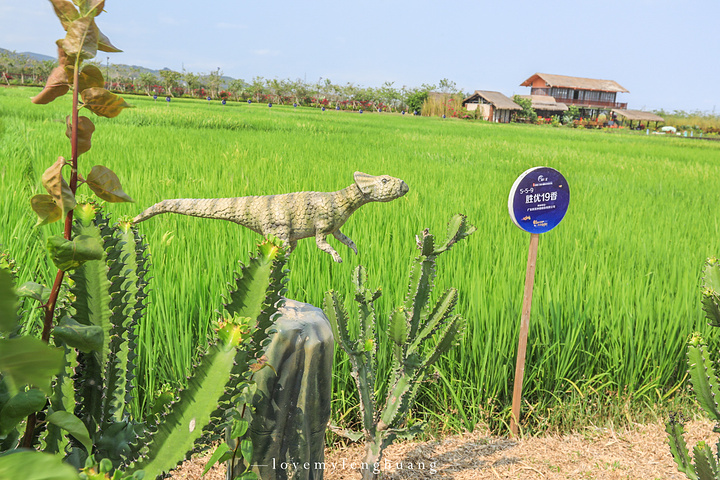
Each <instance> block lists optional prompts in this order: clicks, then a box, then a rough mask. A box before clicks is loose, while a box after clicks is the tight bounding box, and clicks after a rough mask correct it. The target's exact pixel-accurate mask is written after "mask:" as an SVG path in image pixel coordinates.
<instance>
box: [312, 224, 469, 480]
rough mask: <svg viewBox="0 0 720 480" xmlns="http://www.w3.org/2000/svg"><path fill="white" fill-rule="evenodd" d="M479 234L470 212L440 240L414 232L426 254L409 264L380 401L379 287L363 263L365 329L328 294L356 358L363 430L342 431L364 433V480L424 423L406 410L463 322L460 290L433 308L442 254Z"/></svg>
mask: <svg viewBox="0 0 720 480" xmlns="http://www.w3.org/2000/svg"><path fill="white" fill-rule="evenodd" d="M474 231H475V227H473V226H472V225H469V224H467V223H466V219H465V216H463V215H455V216H454V217H453V218H452V219H451V220H450V222H449V224H448V233H447V237H446V239H445V241H444V243H442V244H441V245H436V244H435V238H434V237H433V235H431V234H430V233H429V232H428V230H425V231H423V232H422V237H416V239H417V244H418V248H419V249H420V251H421V252H420V255H418V256H417V257H416V258H415V260H414V262H413V263H412V266H411V268H410V285H409V288H408V293H407V295H406V297H405V301H404V302H403V305H402V306H401V307H398V308H397V309H395V310H394V311H393V312H392V313H391V314H390V320H389V324H388V330H387V332H386V335H387V338H388V339H389V341H390V342H391V343H390V344H391V348H392V351H393V356H392V367H391V373H390V378H389V382H388V385H389V390H388V393H387V396H386V397H385V398H384V399H381V398H378V395H377V393H376V387H375V381H376V378H375V372H377V367H378V362H377V351H378V345H379V343H380V339H381V337H380V335H379V332H378V330H377V328H376V316H375V307H374V305H373V304H374V301H375V300H377V299H378V297H380V294H381V293H380V289H377V290H375V291H372V290H370V289H368V288H367V287H365V282H366V280H367V274H366V272H365V269H364V268H363V267H362V266H358V267H357V269H356V270H355V274H354V278H353V281H354V283H355V287H356V288H355V301H356V302H357V304H358V317H359V318H358V325H359V328H356V329H351V328H350V327H349V325H348V323H349V317H348V313H347V311H346V310H345V308H344V306H343V302H342V300H341V299H340V298H339V296H338V294H337V293H336V292H334V291H329V292H327V293H326V294H325V303H324V311H325V315H326V316H327V317H328V319H329V320H330V325H331V326H332V329H333V334H334V336H335V340H336V341H337V342H338V343H339V344H340V346H341V348H342V349H343V350H344V351H345V353H347V355H348V356H349V357H350V362H351V364H352V370H353V373H352V375H353V378H354V379H355V382H356V384H357V388H358V392H359V393H360V412H361V417H362V422H363V433H362V434H359V433H355V434H353V432H342V434H344V435H346V436H348V437H349V438H351V439H359V438H361V437H364V438H365V442H366V450H365V459H364V461H363V469H362V475H363V477H362V478H363V479H364V480H368V479H374V478H379V474H378V473H374V472H377V471H378V469H377V468H374V465H375V464H377V463H378V462H380V459H381V457H382V451H383V450H384V449H385V447H387V446H388V445H390V444H391V443H392V442H393V441H394V440H395V438H397V437H410V436H413V435H415V434H416V433H419V432H420V431H421V429H422V427H423V425H422V424H416V425H412V426H408V425H407V424H406V420H407V416H408V413H409V412H410V408H411V407H412V404H413V401H414V398H415V395H416V393H417V390H418V387H419V385H420V383H421V381H422V380H423V378H424V377H425V375H426V374H427V372H428V368H429V367H430V366H431V365H432V364H433V363H434V362H435V361H437V359H438V358H440V357H441V356H442V355H443V354H445V353H446V352H447V351H448V350H450V348H451V347H452V346H453V344H454V343H455V341H456V340H457V338H458V337H459V335H460V333H461V332H462V330H463V328H464V325H465V321H464V320H463V319H462V318H461V317H460V316H459V315H456V314H454V313H453V311H454V308H455V305H456V303H457V296H458V293H457V290H456V289H454V288H450V289H448V290H447V291H445V292H444V293H443V294H442V295H441V296H440V298H439V299H438V300H437V301H436V302H435V304H434V306H433V307H432V308H430V305H429V301H430V295H431V293H432V289H433V280H434V279H435V266H436V259H437V256H438V255H440V254H441V253H443V252H445V251H447V250H449V249H450V247H452V246H453V245H454V244H455V243H457V242H458V241H460V240H462V239H463V238H465V237H467V236H468V235H470V234H471V233H473V232H474Z"/></svg>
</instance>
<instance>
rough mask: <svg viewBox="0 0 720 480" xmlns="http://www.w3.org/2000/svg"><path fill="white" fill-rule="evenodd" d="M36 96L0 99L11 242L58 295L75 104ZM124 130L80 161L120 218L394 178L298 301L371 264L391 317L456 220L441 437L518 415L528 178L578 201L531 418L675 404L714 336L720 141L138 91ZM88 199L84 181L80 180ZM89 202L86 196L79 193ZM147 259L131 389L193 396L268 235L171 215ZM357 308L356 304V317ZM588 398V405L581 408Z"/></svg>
mask: <svg viewBox="0 0 720 480" xmlns="http://www.w3.org/2000/svg"><path fill="white" fill-rule="evenodd" d="M36 91H37V89H31V88H17V89H11V88H0V158H2V159H3V160H4V161H3V163H2V165H1V166H0V249H3V250H6V251H8V252H9V253H10V255H11V256H12V257H13V258H15V259H16V260H17V262H18V266H19V267H20V273H19V281H20V282H24V281H27V280H34V281H38V282H42V283H45V284H50V283H51V282H52V278H53V276H54V274H55V269H54V267H52V266H51V262H49V260H48V259H47V257H46V254H45V249H44V243H45V239H46V238H47V237H48V236H50V235H54V234H56V233H58V232H59V231H60V227H59V226H58V224H53V225H49V226H43V227H34V224H35V216H34V214H33V212H32V211H31V210H30V207H29V200H28V199H29V198H30V197H31V196H32V195H33V194H35V193H42V185H41V180H40V177H41V175H42V172H43V171H44V170H45V169H46V168H47V167H48V166H49V165H51V164H52V163H53V162H54V161H55V159H56V158H57V156H58V155H63V156H65V157H66V158H69V156H70V152H69V150H70V147H69V142H68V140H67V138H66V137H65V125H64V122H65V116H66V115H67V114H69V111H70V99H69V97H68V96H66V97H63V98H61V99H59V100H57V101H56V102H54V103H52V104H50V105H47V106H37V105H32V104H31V103H30V101H29V97H30V96H32V95H34V94H35V92H36ZM128 101H129V103H132V104H134V105H135V106H136V108H134V109H131V110H126V111H125V112H123V113H122V114H121V115H120V116H119V117H117V118H115V119H104V118H97V117H93V121H94V122H95V124H96V127H97V129H96V132H95V134H94V136H93V148H92V149H91V150H90V151H89V152H88V153H86V154H84V155H83V156H81V157H80V165H81V167H80V170H81V173H83V174H86V173H87V172H89V170H90V167H91V166H92V165H96V164H100V165H105V166H107V167H109V168H111V169H112V170H113V171H115V172H116V173H117V175H118V176H119V177H120V179H121V181H122V184H123V188H124V190H125V191H126V192H127V193H128V194H129V195H130V196H132V197H133V198H134V199H135V201H136V203H134V204H112V205H107V206H106V211H107V212H109V213H110V214H111V215H112V217H113V218H118V217H120V216H124V215H127V216H134V215H136V214H137V213H138V212H140V211H141V210H143V209H145V208H147V207H148V206H150V205H152V204H154V203H156V202H158V201H160V200H163V199H168V198H215V197H235V196H245V195H265V194H273V193H286V192H293V191H303V190H304V191H307V190H314V191H334V190H339V189H341V188H344V187H346V186H347V185H349V184H350V183H351V182H352V177H353V172H355V171H362V172H365V173H369V174H373V175H380V174H388V175H392V176H395V177H399V178H402V179H403V180H405V181H406V182H407V184H408V185H409V186H410V192H409V193H408V194H407V195H406V196H405V197H403V198H401V199H399V200H396V201H393V202H390V203H387V204H369V205H366V206H364V207H362V208H361V209H360V210H359V211H358V212H356V213H355V214H353V216H352V217H351V218H350V220H349V221H348V223H347V224H346V226H345V227H344V228H343V232H344V233H345V234H346V235H347V236H349V237H350V238H351V239H353V240H354V241H355V243H356V244H357V246H358V250H359V255H358V256H355V255H354V254H353V253H352V251H350V250H349V249H348V248H347V247H345V246H344V245H342V244H340V243H339V242H337V241H335V240H334V239H330V242H331V243H332V244H333V246H334V248H335V249H336V250H337V251H338V253H340V255H341V256H342V257H343V259H344V262H343V263H342V264H336V263H334V262H333V261H332V258H331V257H330V256H329V255H327V254H325V253H323V252H321V251H319V250H318V249H317V247H316V246H315V243H314V242H313V241H312V239H309V240H303V241H300V243H299V245H298V248H297V249H296V250H295V252H294V253H293V254H292V256H291V259H290V262H289V267H290V269H291V274H290V282H289V284H288V288H289V292H288V296H289V297H290V298H294V299H296V300H299V301H304V302H308V303H312V304H314V305H317V306H321V305H322V297H323V294H324V292H325V291H327V290H330V289H335V290H338V291H340V292H341V293H343V294H344V296H345V297H346V298H348V299H351V298H352V293H353V285H352V282H351V273H352V271H353V269H354V268H355V266H356V265H357V264H358V263H360V264H362V265H364V266H365V267H366V269H367V271H368V275H369V282H368V283H369V285H368V286H370V287H373V286H381V287H382V290H383V296H382V297H381V298H380V299H379V300H378V302H377V304H376V306H377V309H378V312H379V314H380V315H379V317H380V320H379V321H380V322H381V324H384V322H386V318H387V314H388V313H389V312H390V310H391V309H392V308H394V307H395V306H396V305H398V304H399V303H400V302H401V301H402V298H403V296H404V294H405V291H406V288H407V274H408V271H407V268H408V265H409V262H410V260H411V258H412V257H413V256H414V255H415V254H416V253H415V252H416V250H415V237H414V236H415V235H416V234H417V233H419V232H420V231H421V230H422V229H424V228H429V229H430V231H431V232H434V233H436V234H438V235H441V234H443V233H444V229H445V223H446V222H447V221H448V220H449V219H450V217H451V216H452V215H453V214H454V213H463V214H465V215H467V217H468V221H469V222H470V223H472V224H474V225H476V226H477V227H478V231H477V232H476V233H475V234H474V235H472V236H471V237H470V238H468V239H467V240H466V241H465V242H462V244H460V245H458V246H457V247H456V248H455V249H453V251H451V252H450V253H449V254H447V255H444V256H443V257H444V258H441V259H440V262H439V265H438V278H437V281H436V294H439V293H440V292H441V291H442V290H443V289H444V288H446V287H449V286H454V287H457V288H458V289H459V292H460V302H459V305H458V307H457V311H458V312H459V313H461V314H462V315H463V316H464V317H465V318H467V319H468V328H467V330H466V332H465V334H464V337H463V340H462V341H461V343H460V344H459V345H458V346H457V347H456V348H455V349H454V350H453V351H452V352H451V353H450V354H449V355H448V356H447V357H446V358H444V359H442V360H441V361H440V362H439V363H438V365H437V371H436V374H435V375H434V376H433V377H432V378H431V379H430V380H429V381H428V382H427V383H426V384H425V385H424V386H423V388H422V390H421V393H420V397H419V405H418V412H417V415H418V416H422V417H424V418H427V419H430V420H431V421H434V422H435V424H436V425H444V426H445V428H448V429H450V430H460V429H462V428H470V427H472V426H473V425H475V424H476V423H477V422H479V421H483V420H487V418H488V416H490V417H492V418H495V419H500V420H499V421H502V419H503V418H508V411H509V405H510V397H511V392H512V382H513V376H514V368H515V353H516V348H517V335H518V329H519V318H520V310H521V304H522V290H523V281H524V275H525V262H526V259H527V248H528V243H529V234H526V233H524V232H522V231H521V230H519V229H518V228H517V227H515V226H514V225H513V223H512V221H511V220H510V218H509V215H508V212H507V195H508V192H509V189H510V187H511V186H512V184H513V182H514V180H515V178H516V177H517V176H518V175H519V174H520V173H522V172H523V171H525V170H526V169H527V168H530V167H533V166H539V165H544V166H550V167H553V168H556V169H558V170H559V171H561V172H562V173H563V175H564V176H565V178H566V179H567V180H568V184H569V186H570V191H571V200H570V208H569V210H568V213H567V215H566V216H565V219H564V220H563V222H562V223H561V224H560V226H558V227H557V228H556V229H555V230H553V231H551V232H549V233H546V234H543V235H542V236H541V238H540V247H539V254H538V263H537V274H536V282H535V296H534V299H533V309H532V316H531V320H530V322H531V326H530V335H529V341H528V356H527V364H526V365H527V366H526V373H525V388H524V394H525V400H526V403H525V405H524V406H523V411H524V412H525V414H526V415H527V418H528V425H530V426H535V427H540V426H548V423H552V422H557V421H558V420H557V418H556V416H553V411H557V409H559V408H562V407H563V406H564V405H568V404H573V405H584V406H578V407H577V408H578V409H588V410H591V409H593V408H596V409H602V408H605V407H606V404H605V403H603V402H602V401H601V402H600V404H593V403H592V402H590V399H595V400H593V401H598V400H597V399H598V398H601V399H602V398H604V399H607V398H622V399H623V400H621V401H619V403H618V404H621V403H622V402H626V401H627V399H632V402H631V403H625V404H626V405H632V408H635V407H636V406H645V407H646V408H647V409H648V410H651V409H652V408H653V406H654V405H655V404H662V403H663V402H667V401H668V400H669V399H671V398H672V397H673V396H674V395H675V394H676V393H677V392H680V391H683V390H684V387H683V385H684V384H683V383H682V381H683V379H684V372H685V366H684V362H685V359H684V350H685V349H684V345H685V341H686V339H687V336H688V334H689V333H690V332H692V331H695V330H699V331H702V332H705V334H706V337H707V338H710V339H711V341H714V340H712V339H713V338H714V337H713V333H711V331H710V329H709V328H707V327H706V326H705V321H704V319H703V315H702V310H701V307H700V301H699V291H698V284H699V282H698V280H699V275H700V271H701V267H702V264H703V262H704V260H705V258H706V257H708V256H712V255H718V254H720V218H719V216H718V214H717V205H718V190H719V188H718V187H719V186H720V143H718V142H710V141H700V140H692V139H684V138H675V137H660V136H645V135H641V134H633V133H628V132H622V133H619V132H607V131H590V130H574V129H565V128H550V127H537V126H531V125H498V124H490V123H484V122H463V121H459V120H442V119H439V118H427V117H412V116H407V115H406V116H401V115H395V114H376V113H364V114H358V113H350V112H334V111H326V112H321V111H320V110H316V109H307V108H293V107H292V106H277V105H273V107H272V108H268V106H267V105H265V104H252V105H248V104H237V103H228V104H227V105H225V106H221V105H220V104H219V103H218V102H212V103H208V102H206V101H198V100H185V99H173V100H172V101H171V102H170V103H169V104H167V103H166V102H164V101H157V102H154V101H153V100H152V99H151V98H147V97H131V98H128ZM82 188H84V187H82ZM82 188H81V190H80V191H82ZM139 229H140V231H141V233H143V234H144V235H145V236H146V240H147V242H148V243H149V245H150V252H151V255H152V257H151V262H152V266H153V273H152V276H153V279H152V280H151V287H152V292H151V295H150V298H149V307H148V311H147V316H146V318H145V320H144V322H143V323H142V324H141V325H140V338H141V342H142V347H143V348H142V353H141V356H140V371H139V375H138V382H139V384H140V385H141V387H142V389H143V390H144V391H145V392H146V395H145V397H144V398H140V399H138V404H137V405H136V408H137V409H138V411H139V410H141V409H143V408H147V403H148V399H151V398H152V396H153V394H154V392H156V391H157V390H158V389H160V388H162V387H164V386H165V387H167V386H170V387H171V388H174V387H175V386H177V385H180V384H182V382H183V380H184V378H185V376H186V373H187V370H188V368H189V367H190V365H191V364H192V360H193V356H194V355H195V354H196V352H197V350H198V348H199V344H200V343H201V342H203V341H204V339H205V338H206V335H207V333H208V328H209V326H210V322H211V319H213V318H214V317H215V316H216V313H215V312H216V311H217V310H219V308H220V307H221V305H222V297H221V296H222V295H223V294H224V293H226V282H228V281H229V280H230V279H231V274H232V272H233V270H234V269H236V267H237V262H238V261H243V260H246V259H247V256H248V252H249V251H252V250H253V249H254V245H255V244H256V243H257V242H258V241H259V240H260V237H259V236H258V235H257V234H255V233H253V232H251V231H250V230H247V229H244V228H242V227H240V226H238V225H236V224H232V223H229V222H221V221H216V220H206V219H199V218H191V217H184V216H179V215H169V214H168V215H161V216H157V217H154V218H152V219H150V220H148V221H147V222H144V223H142V224H140V225H139ZM348 307H349V308H353V307H352V305H348ZM349 371H350V369H349V365H348V364H347V362H346V361H345V360H344V358H343V357H342V355H341V354H340V353H337V354H336V364H335V376H334V387H335V393H334V406H335V409H334V412H333V416H334V419H335V421H337V422H340V423H353V421H354V418H355V417H354V416H355V415H356V413H357V411H356V410H357V400H356V399H355V392H354V385H353V382H352V381H351V378H350V375H349ZM583 402H586V404H583ZM593 405H594V406H593Z"/></svg>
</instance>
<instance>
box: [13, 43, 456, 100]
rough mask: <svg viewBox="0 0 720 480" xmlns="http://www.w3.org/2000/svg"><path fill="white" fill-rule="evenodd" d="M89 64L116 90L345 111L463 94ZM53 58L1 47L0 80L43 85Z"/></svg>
mask: <svg viewBox="0 0 720 480" xmlns="http://www.w3.org/2000/svg"><path fill="white" fill-rule="evenodd" d="M87 63H93V64H95V66H97V67H98V68H100V69H101V70H102V71H103V72H104V73H105V77H106V88H107V89H108V90H110V91H114V92H117V93H124V94H129V93H134V94H145V95H150V96H154V95H161V96H172V97H194V98H210V99H224V100H227V101H248V100H250V101H253V102H267V103H274V104H280V105H283V104H297V105H305V106H315V107H327V108H340V109H348V110H363V109H365V110H375V111H377V110H382V111H391V112H399V111H407V112H410V113H413V112H418V113H420V112H421V110H422V107H423V104H424V103H425V101H426V100H427V99H428V94H429V93H430V92H440V93H442V94H445V95H447V96H448V97H451V96H454V97H459V96H462V95H466V94H464V93H463V92H461V91H460V89H458V88H457V86H456V84H455V82H453V81H451V80H448V79H446V78H444V79H442V80H440V81H439V82H438V84H437V85H434V84H422V85H421V86H420V87H408V86H406V85H403V86H401V87H398V86H396V85H395V82H389V81H388V82H384V83H383V84H382V85H381V86H379V87H364V86H362V85H358V84H356V83H354V82H347V83H345V84H339V83H335V82H333V81H331V80H330V79H328V78H320V79H319V80H318V81H316V82H308V81H306V80H304V79H300V78H298V79H295V80H292V79H278V78H264V77H262V76H255V77H252V79H251V80H249V81H246V80H244V79H242V78H238V79H232V78H229V77H225V76H223V72H222V70H220V69H219V68H218V69H217V70H215V71H210V72H208V73H196V72H190V71H186V70H183V71H182V72H178V71H174V70H169V69H163V70H160V71H159V72H157V73H155V72H153V71H150V70H148V69H145V68H141V67H134V66H128V65H119V64H112V65H111V64H109V63H107V64H105V65H103V64H102V62H100V61H94V62H87ZM55 66H57V61H51V60H36V59H34V58H32V57H30V56H28V55H24V54H19V53H16V52H10V51H0V72H2V75H1V76H0V82H1V83H5V84H7V85H13V84H14V85H43V84H44V82H45V80H46V79H47V77H48V76H49V75H50V72H51V71H52V69H53V68H55Z"/></svg>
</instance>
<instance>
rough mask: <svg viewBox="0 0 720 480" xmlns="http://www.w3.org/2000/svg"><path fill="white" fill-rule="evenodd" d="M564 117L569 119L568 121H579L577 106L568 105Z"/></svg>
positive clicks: (578, 108)
mask: <svg viewBox="0 0 720 480" xmlns="http://www.w3.org/2000/svg"><path fill="white" fill-rule="evenodd" d="M565 115H567V116H568V118H570V120H579V119H580V107H578V106H577V105H572V104H571V105H568V109H567V112H566V113H565Z"/></svg>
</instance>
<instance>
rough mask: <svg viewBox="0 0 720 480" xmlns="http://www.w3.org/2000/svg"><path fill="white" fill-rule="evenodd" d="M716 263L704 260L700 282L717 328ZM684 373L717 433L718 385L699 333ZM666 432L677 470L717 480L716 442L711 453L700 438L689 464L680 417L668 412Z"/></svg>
mask: <svg viewBox="0 0 720 480" xmlns="http://www.w3.org/2000/svg"><path fill="white" fill-rule="evenodd" d="M719 291H720V262H718V260H717V259H716V258H710V259H708V260H707V262H706V263H705V270H704V275H703V285H702V296H703V298H702V303H703V310H704V311H705V316H706V318H707V320H708V322H709V324H710V325H712V326H714V327H720V294H718V292H719ZM687 356H688V365H689V369H688V373H689V374H690V380H691V381H692V386H693V390H694V391H695V395H696V397H697V401H698V403H699V404H700V406H701V407H702V409H703V410H704V411H705V413H706V414H707V415H708V417H709V418H710V419H711V420H713V421H715V422H718V423H716V425H715V427H714V428H713V431H714V432H716V433H720V408H719V407H718V399H720V385H719V384H718V377H717V374H716V372H715V362H714V361H712V360H711V359H710V358H709V356H708V352H707V345H706V343H705V340H703V338H702V337H701V336H700V334H699V333H694V334H693V335H692V336H691V338H690V340H689V342H688V350H687ZM665 431H666V432H667V433H668V441H669V443H670V451H671V453H672V456H673V458H674V459H675V463H677V465H678V470H679V471H681V472H682V473H684V474H685V476H687V477H688V478H690V479H692V480H711V479H715V480H720V468H719V467H718V462H719V461H720V441H719V442H718V443H717V447H716V448H717V452H716V453H715V454H713V452H712V449H711V448H710V446H709V445H708V444H706V443H705V442H703V441H701V442H699V443H698V444H697V445H695V447H694V448H693V458H694V460H695V464H693V463H692V460H693V459H692V458H691V457H690V452H689V451H688V447H687V444H686V443H685V438H684V433H685V429H684V427H683V421H682V417H681V416H679V415H672V416H671V417H670V421H669V422H668V423H666V425H665Z"/></svg>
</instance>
